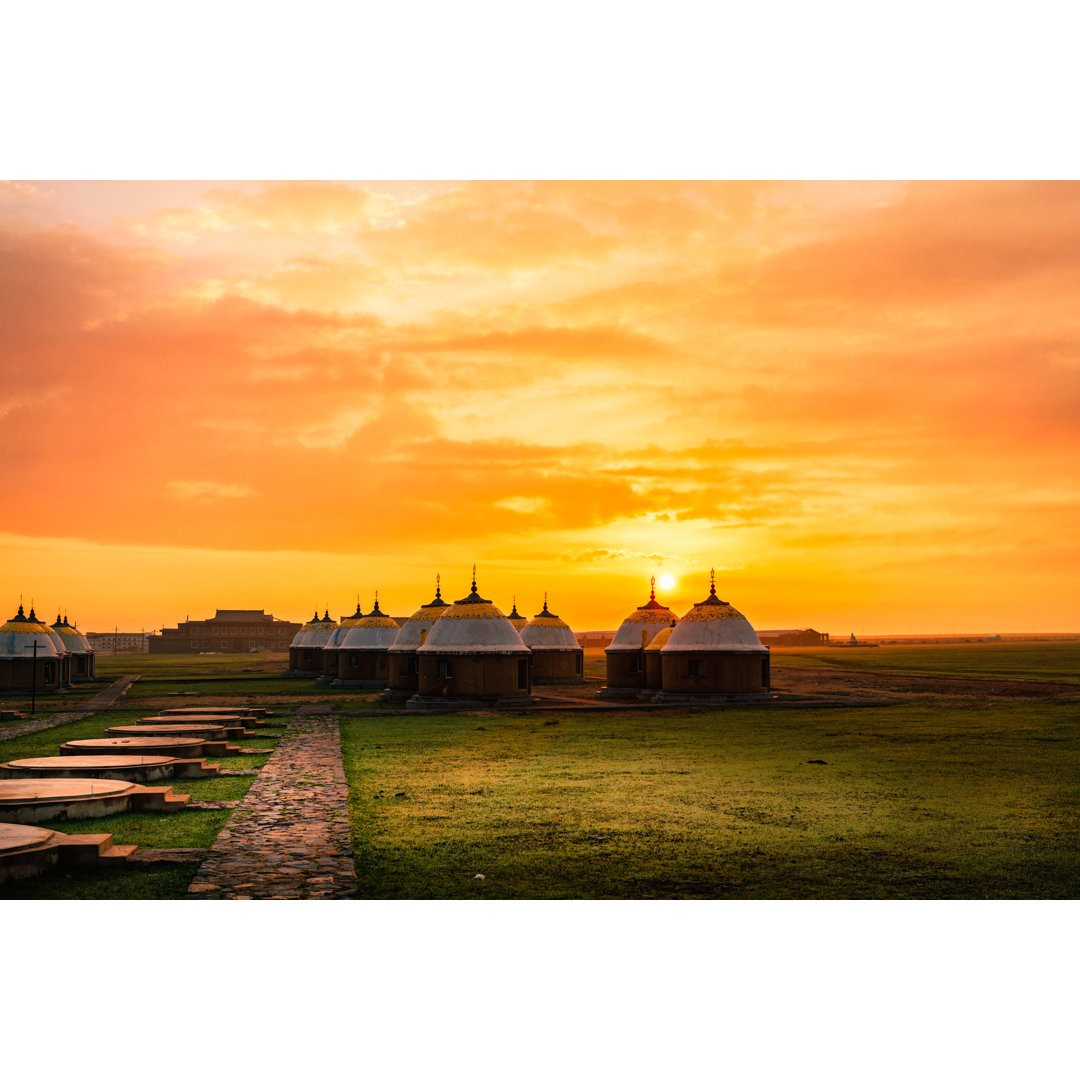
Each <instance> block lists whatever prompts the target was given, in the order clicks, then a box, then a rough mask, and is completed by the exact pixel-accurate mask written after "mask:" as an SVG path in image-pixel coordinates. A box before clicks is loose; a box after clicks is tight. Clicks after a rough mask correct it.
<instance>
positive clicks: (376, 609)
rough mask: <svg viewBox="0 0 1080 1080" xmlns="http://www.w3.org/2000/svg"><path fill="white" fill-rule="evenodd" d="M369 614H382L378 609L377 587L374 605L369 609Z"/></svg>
mask: <svg viewBox="0 0 1080 1080" xmlns="http://www.w3.org/2000/svg"><path fill="white" fill-rule="evenodd" d="M371 614H372V615H381V614H382V612H381V611H380V610H379V590H378V589H376V590H375V606H374V607H373V608H372V609H371Z"/></svg>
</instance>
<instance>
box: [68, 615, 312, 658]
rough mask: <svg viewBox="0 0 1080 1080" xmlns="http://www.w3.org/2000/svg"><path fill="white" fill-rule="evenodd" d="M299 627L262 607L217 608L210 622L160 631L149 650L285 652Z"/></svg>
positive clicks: (171, 651)
mask: <svg viewBox="0 0 1080 1080" xmlns="http://www.w3.org/2000/svg"><path fill="white" fill-rule="evenodd" d="M300 625H301V624H300V623H295V622H288V621H286V620H285V619H275V618H274V616H273V615H268V614H266V612H264V611H263V610H262V609H261V608H260V609H259V610H258V611H256V610H254V609H246V608H241V609H234V608H218V610H217V611H216V612H215V614H214V617H213V618H212V619H195V620H192V619H186V620H185V621H184V622H182V623H180V624H179V625H178V626H177V627H176V629H174V630H168V629H165V628H162V630H161V633H160V634H154V635H153V636H152V637H151V638H150V640H149V645H150V647H149V651H150V652H152V653H203V652H211V653H243V652H251V651H252V650H254V649H272V650H274V651H275V652H285V651H286V650H288V648H289V642H291V641H292V639H293V638H294V637H295V636H296V634H297V632H298V631H299V630H300ZM88 636H92V635H88ZM98 647H99V648H100V646H98ZM121 648H122V646H121Z"/></svg>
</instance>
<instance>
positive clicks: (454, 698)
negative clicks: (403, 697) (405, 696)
mask: <svg viewBox="0 0 1080 1080" xmlns="http://www.w3.org/2000/svg"><path fill="white" fill-rule="evenodd" d="M531 657H532V654H531V653H530V652H529V647H528V646H527V645H526V644H525V643H524V642H523V641H522V640H521V636H520V635H519V634H518V632H517V631H516V630H515V629H514V628H513V626H511V625H510V620H509V619H508V618H507V617H506V616H505V615H504V614H503V613H502V612H501V611H500V610H499V609H498V608H497V607H496V606H495V605H494V604H493V603H492V602H491V601H490V600H485V599H484V598H483V597H482V596H481V595H480V593H479V592H478V591H477V588H476V567H475V566H474V567H473V582H472V590H471V591H470V592H469V595H468V596H466V597H464V598H463V599H461V600H458V601H457V602H455V603H454V604H452V605H451V606H450V609H449V610H448V611H444V612H443V613H442V615H440V616H439V617H438V619H436V620H435V622H434V623H433V624H432V626H431V629H430V630H429V631H428V632H427V635H426V638H425V640H424V643H423V644H422V645H421V646H419V647H418V648H417V650H416V658H417V661H418V668H419V670H418V673H417V678H418V688H417V692H416V694H414V695H413V696H412V697H411V698H409V700H408V702H407V703H406V704H407V707H408V708H410V709H430V708H438V707H440V706H442V705H445V704H447V703H450V704H452V705H453V706H454V707H456V708H462V707H467V705H468V704H470V703H475V704H477V705H489V706H491V705H495V706H498V705H501V704H507V705H519V704H522V703H524V702H528V701H530V700H531V699H532V680H531V673H530V666H531V664H530V661H531Z"/></svg>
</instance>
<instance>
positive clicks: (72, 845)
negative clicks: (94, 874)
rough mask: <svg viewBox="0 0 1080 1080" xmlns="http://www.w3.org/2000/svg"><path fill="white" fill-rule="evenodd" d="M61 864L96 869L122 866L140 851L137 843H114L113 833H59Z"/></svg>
mask: <svg viewBox="0 0 1080 1080" xmlns="http://www.w3.org/2000/svg"><path fill="white" fill-rule="evenodd" d="M57 841H58V843H59V849H60V865H61V866H68V867H78V868H80V869H84V870H85V869H94V868H97V867H102V866H122V865H123V864H124V863H125V862H127V860H128V859H129V858H130V857H131V856H132V855H134V854H135V852H136V851H138V849H139V848H138V845H137V844H114V843H113V838H112V833H82V834H73V835H70V836H69V835H67V834H65V833H58V834H57Z"/></svg>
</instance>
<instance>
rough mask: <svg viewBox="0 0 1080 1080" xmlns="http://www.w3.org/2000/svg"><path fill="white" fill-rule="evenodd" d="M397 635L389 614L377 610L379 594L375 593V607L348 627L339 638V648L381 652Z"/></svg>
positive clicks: (396, 625) (394, 624)
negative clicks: (342, 636) (340, 638)
mask: <svg viewBox="0 0 1080 1080" xmlns="http://www.w3.org/2000/svg"><path fill="white" fill-rule="evenodd" d="M350 621H351V620H350ZM397 636H398V624H397V623H396V622H394V620H393V619H391V618H390V616H389V615H384V614H383V613H382V612H381V611H380V610H379V595H378V593H376V594H375V607H374V608H373V609H372V611H371V614H370V615H365V616H364V617H363V618H362V619H357V620H356V622H355V623H354V624H353V625H352V626H351V627H349V629H348V631H347V632H346V634H345V636H344V638H342V640H341V645H340V646H339V648H342V649H354V650H359V651H362V652H381V651H382V650H383V649H389V648H390V646H391V645H393V644H394V639H395V638H396V637H397Z"/></svg>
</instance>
